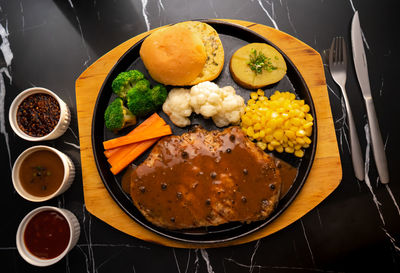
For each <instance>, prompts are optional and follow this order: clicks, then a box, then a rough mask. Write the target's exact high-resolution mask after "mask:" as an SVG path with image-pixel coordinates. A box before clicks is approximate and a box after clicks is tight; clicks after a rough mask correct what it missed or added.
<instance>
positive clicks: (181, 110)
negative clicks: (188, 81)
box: [163, 81, 245, 127]
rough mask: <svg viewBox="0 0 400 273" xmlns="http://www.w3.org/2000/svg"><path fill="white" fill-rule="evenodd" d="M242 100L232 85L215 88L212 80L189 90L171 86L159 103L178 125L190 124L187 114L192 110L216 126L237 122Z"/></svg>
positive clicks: (243, 105)
mask: <svg viewBox="0 0 400 273" xmlns="http://www.w3.org/2000/svg"><path fill="white" fill-rule="evenodd" d="M244 107H245V104H244V100H243V98H242V97H241V96H239V95H236V91H235V89H234V88H233V87H232V86H225V87H223V88H219V87H218V85H216V84H215V83H212V82H208V81H207V82H202V83H199V84H197V85H195V86H193V87H192V88H191V89H190V90H189V89H184V88H174V89H172V90H171V91H170V92H169V94H168V97H167V100H166V101H165V103H164V104H163V111H164V112H165V113H166V114H167V115H168V116H169V118H170V119H171V121H172V122H173V123H174V124H175V125H176V126H179V127H185V126H188V125H190V120H189V118H188V117H189V116H190V115H191V113H192V108H193V111H194V112H196V113H197V114H201V115H202V116H203V117H205V118H210V117H211V118H212V119H213V121H214V123H215V124H216V125H217V126H218V127H224V126H227V125H229V124H234V125H237V124H239V122H240V117H241V116H242V115H243V114H244Z"/></svg>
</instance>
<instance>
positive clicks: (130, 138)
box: [103, 125, 172, 150]
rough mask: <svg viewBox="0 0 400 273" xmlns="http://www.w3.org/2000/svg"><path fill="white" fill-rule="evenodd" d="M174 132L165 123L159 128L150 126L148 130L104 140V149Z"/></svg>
mask: <svg viewBox="0 0 400 273" xmlns="http://www.w3.org/2000/svg"><path fill="white" fill-rule="evenodd" d="M170 134H172V131H171V127H170V126H169V125H164V126H161V127H158V128H154V129H153V128H152V127H149V128H148V129H147V130H143V131H138V132H135V133H134V134H129V135H126V136H122V137H117V138H114V139H110V140H107V141H104V142H103V146H104V149H106V150H108V149H113V148H117V147H121V146H124V145H127V144H131V143H135V142H140V141H144V140H148V139H153V138H156V137H162V136H166V135H170Z"/></svg>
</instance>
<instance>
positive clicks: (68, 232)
mask: <svg viewBox="0 0 400 273" xmlns="http://www.w3.org/2000/svg"><path fill="white" fill-rule="evenodd" d="M79 235H80V226H79V222H78V220H77V218H76V216H75V215H74V214H73V213H72V212H70V211H69V210H66V209H61V208H56V207H51V206H43V207H39V208H37V209H34V210H32V211H31V212H30V213H28V214H27V215H26V216H25V217H24V219H22V221H21V223H20V225H19V227H18V230H17V236H16V244H17V249H18V252H19V254H20V255H21V257H22V258H24V260H25V261H27V262H28V263H30V264H32V265H35V266H49V265H52V264H55V263H56V262H58V261H60V260H61V259H62V258H63V257H64V256H65V255H66V254H67V253H68V252H69V251H70V250H71V249H72V248H73V247H74V246H75V245H76V243H77V241H78V239H79Z"/></svg>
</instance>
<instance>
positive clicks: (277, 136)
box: [272, 129, 283, 140]
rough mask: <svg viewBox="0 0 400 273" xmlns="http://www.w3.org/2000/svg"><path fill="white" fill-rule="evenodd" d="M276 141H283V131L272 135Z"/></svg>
mask: <svg viewBox="0 0 400 273" xmlns="http://www.w3.org/2000/svg"><path fill="white" fill-rule="evenodd" d="M272 135H273V136H274V138H275V139H276V140H282V139H283V130H282V129H277V130H275V132H274V133H273V134H272Z"/></svg>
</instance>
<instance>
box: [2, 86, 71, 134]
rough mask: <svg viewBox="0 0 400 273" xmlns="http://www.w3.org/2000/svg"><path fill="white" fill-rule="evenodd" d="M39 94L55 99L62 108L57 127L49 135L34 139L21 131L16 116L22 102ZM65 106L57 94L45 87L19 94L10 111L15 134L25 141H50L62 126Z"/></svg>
mask: <svg viewBox="0 0 400 273" xmlns="http://www.w3.org/2000/svg"><path fill="white" fill-rule="evenodd" d="M38 93H45V94H48V95H50V96H52V97H53V98H55V99H56V100H57V102H58V105H59V106H60V118H59V119H58V122H57V125H56V126H55V127H54V128H53V130H52V131H51V132H50V133H48V134H47V135H44V136H41V137H33V136H30V135H27V134H26V133H25V132H24V131H22V130H21V128H19V126H18V122H17V120H16V114H17V110H18V106H19V105H20V104H21V103H22V101H23V100H24V99H25V98H27V97H28V96H30V95H33V94H38ZM64 105H65V102H64V101H63V100H62V99H60V97H59V96H57V94H56V93H54V92H53V91H51V90H49V89H47V88H44V87H31V88H28V89H25V90H24V91H22V92H21V93H19V94H18V96H16V97H15V99H14V100H13V102H12V103H11V105H10V109H9V111H8V120H9V122H10V125H11V128H12V129H13V130H14V132H15V133H16V134H17V135H18V136H19V137H21V138H23V139H25V140H30V141H42V140H48V139H50V138H51V136H52V135H54V134H55V133H56V132H57V129H58V128H59V127H60V126H61V125H62V116H61V114H62V107H63V106H64Z"/></svg>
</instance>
